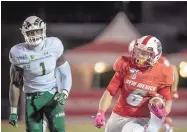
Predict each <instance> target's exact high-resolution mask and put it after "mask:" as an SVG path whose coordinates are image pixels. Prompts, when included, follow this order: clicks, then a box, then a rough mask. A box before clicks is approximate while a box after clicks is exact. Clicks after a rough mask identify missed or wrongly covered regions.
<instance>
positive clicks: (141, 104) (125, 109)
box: [95, 36, 173, 132]
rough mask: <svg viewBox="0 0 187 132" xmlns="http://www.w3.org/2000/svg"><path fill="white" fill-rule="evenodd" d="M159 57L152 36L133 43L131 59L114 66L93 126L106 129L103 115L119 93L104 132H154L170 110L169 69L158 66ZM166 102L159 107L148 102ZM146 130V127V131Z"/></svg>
mask: <svg viewBox="0 0 187 132" xmlns="http://www.w3.org/2000/svg"><path fill="white" fill-rule="evenodd" d="M161 54H162V46H161V43H160V41H159V40H158V39H157V38H156V37H153V36H143V37H142V38H139V39H137V40H135V45H134V46H133V50H132V53H131V56H121V57H119V58H118V59H117V60H116V62H115V63H114V66H113V69H114V70H115V74H114V76H113V78H112V79H111V81H110V83H109V85H108V87H107V89H106V90H105V92H104V93H103V96H102V97H101V99H100V102H99V109H98V113H97V115H96V117H95V126H96V127H98V128H100V127H102V126H104V125H105V112H106V110H107V109H108V108H109V106H110V104H111V101H112V98H113V96H115V95H116V93H117V92H118V91H120V96H119V98H118V101H117V103H116V104H115V106H114V108H113V111H112V114H111V116H110V118H109V120H108V121H107V124H106V128H105V132H114V131H115V132H133V131H136V132H143V131H146V132H150V130H151V132H157V131H158V129H159V128H160V127H161V125H162V123H163V121H164V119H165V117H166V115H167V114H169V113H170V110H171V105H172V101H171V99H172V98H171V93H170V87H171V85H172V84H173V71H172V68H171V67H167V66H165V65H164V64H161V63H157V62H158V60H159V59H160V57H161ZM155 96H158V97H159V98H160V97H162V98H163V99H161V98H160V100H165V101H161V102H165V103H163V104H162V105H161V107H160V105H159V106H158V105H157V104H154V103H150V99H152V98H153V97H155ZM148 106H149V107H148ZM145 126H146V127H145Z"/></svg>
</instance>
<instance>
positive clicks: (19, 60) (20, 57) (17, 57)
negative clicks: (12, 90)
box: [9, 45, 29, 68]
mask: <svg viewBox="0 0 187 132" xmlns="http://www.w3.org/2000/svg"><path fill="white" fill-rule="evenodd" d="M9 61H10V62H11V64H13V65H15V66H18V67H20V68H23V66H24V64H26V63H28V62H29V60H28V57H27V55H26V54H24V52H23V51H22V47H21V46H20V45H16V46H14V47H12V48H11V50H10V52H9Z"/></svg>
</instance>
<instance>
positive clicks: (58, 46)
mask: <svg viewBox="0 0 187 132" xmlns="http://www.w3.org/2000/svg"><path fill="white" fill-rule="evenodd" d="M54 43H55V44H54V45H55V51H56V54H57V59H58V58H59V57H60V56H61V55H62V54H63V52H64V46H63V44H62V41H61V40H60V39H58V38H54Z"/></svg>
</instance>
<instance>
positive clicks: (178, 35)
mask: <svg viewBox="0 0 187 132" xmlns="http://www.w3.org/2000/svg"><path fill="white" fill-rule="evenodd" d="M1 9H2V10H1V11H2V15H1V28H2V30H1V49H2V52H1V56H2V58H1V59H2V63H1V64H2V69H1V72H2V78H1V82H2V86H1V127H2V128H1V130H2V132H10V131H15V132H16V131H19V132H21V131H24V123H23V122H24V114H23V113H24V99H23V94H22V97H21V98H22V99H21V101H20V109H19V114H20V123H19V124H20V127H19V128H18V129H14V128H12V127H10V126H9V125H8V124H7V120H8V116H9V101H8V89H9V74H8V73H9V66H10V63H9V60H8V53H9V50H10V48H11V47H12V46H13V45H14V44H16V43H19V42H22V41H23V37H22V34H21V32H20V31H19V28H20V27H21V24H22V22H23V21H24V19H25V18H26V17H28V16H30V15H37V16H39V17H41V18H42V19H43V20H44V21H46V22H47V35H48V36H55V37H59V38H60V39H61V40H62V42H63V44H64V47H65V56H66V58H67V60H68V61H69V62H70V64H71V66H72V75H73V88H72V92H71V94H70V97H69V99H68V102H67V104H66V122H67V132H74V131H77V132H87V131H90V132H92V131H93V132H97V131H98V132H99V131H103V129H96V128H94V126H93V119H92V118H91V116H92V115H94V114H95V113H96V111H97V107H98V101H99V98H100V96H101V95H102V92H103V90H104V88H105V87H106V86H107V84H108V82H109V81H110V79H111V77H112V75H113V71H112V63H114V61H115V59H116V58H117V57H118V56H119V55H123V54H127V47H128V42H129V41H130V40H132V39H134V38H136V37H138V36H140V35H147V34H150V35H155V36H157V37H158V38H159V39H160V40H161V42H162V44H163V52H164V54H165V56H167V58H168V60H169V61H170V62H172V63H173V64H175V65H176V66H177V67H178V69H179V72H180V70H181V69H180V64H181V62H182V61H186V62H187V17H186V16H187V2H149V1H147V2H2V5H1ZM182 68H183V71H182V73H183V74H182V73H181V75H182V76H186V70H185V69H186V68H185V65H183V67H182ZM181 75H180V80H179V95H180V98H179V99H178V100H176V101H175V102H174V105H173V108H172V113H171V117H173V119H174V123H175V126H176V128H175V129H176V132H186V131H187V127H186V125H187V123H186V122H187V103H186V100H187V79H186V77H182V76H181ZM113 103H114V101H113ZM110 112H111V107H110V110H109V111H108V113H107V115H109V114H110ZM83 125H84V126H83Z"/></svg>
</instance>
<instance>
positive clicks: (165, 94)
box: [158, 86, 172, 100]
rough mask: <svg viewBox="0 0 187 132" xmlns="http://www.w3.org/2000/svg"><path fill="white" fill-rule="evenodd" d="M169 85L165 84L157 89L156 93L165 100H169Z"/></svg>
mask: <svg viewBox="0 0 187 132" xmlns="http://www.w3.org/2000/svg"><path fill="white" fill-rule="evenodd" d="M170 88H171V87H169V86H167V87H164V88H161V89H159V90H158V93H159V94H160V95H162V96H163V97H164V99H165V100H171V99H172V97H171V90H170Z"/></svg>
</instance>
